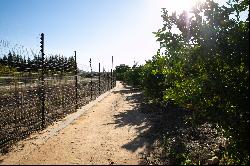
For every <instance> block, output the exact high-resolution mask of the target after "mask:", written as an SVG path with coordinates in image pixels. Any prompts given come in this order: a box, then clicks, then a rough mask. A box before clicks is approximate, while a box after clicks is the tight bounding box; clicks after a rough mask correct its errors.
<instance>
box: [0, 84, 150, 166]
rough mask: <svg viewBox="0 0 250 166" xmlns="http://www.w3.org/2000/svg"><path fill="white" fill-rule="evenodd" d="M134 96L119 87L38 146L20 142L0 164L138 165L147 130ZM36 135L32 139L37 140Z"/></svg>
mask: <svg viewBox="0 0 250 166" xmlns="http://www.w3.org/2000/svg"><path fill="white" fill-rule="evenodd" d="M137 96H138V92H133V91H131V90H130V89H128V88H125V87H124V86H123V85H122V84H121V83H118V85H117V87H116V89H115V90H114V91H113V92H112V93H110V94H109V95H108V96H107V97H105V98H104V99H103V100H102V101H100V102H97V103H96V104H95V105H94V106H92V107H91V108H89V109H88V110H86V112H85V113H84V114H82V115H81V116H80V117H79V118H78V119H76V120H75V121H73V123H71V124H69V125H68V126H67V127H65V128H63V129H61V130H60V131H59V132H58V133H57V134H56V135H54V136H52V137H51V138H50V139H48V140H46V141H45V142H44V143H40V144H39V143H37V142H39V141H36V143H31V141H23V142H22V148H21V149H19V150H14V151H11V152H10V153H9V154H7V155H6V156H2V159H1V158H0V162H1V163H0V164H140V163H141V159H140V153H141V152H143V151H144V149H145V146H146V138H144V137H142V136H141V133H142V132H145V131H146V130H147V128H148V127H147V125H146V124H147V123H146V118H145V115H144V114H142V113H140V111H139V110H138V109H137V108H138V104H139V103H137V102H136V100H135V99H136V97H137ZM35 135H36V136H35V137H34V134H33V137H32V138H33V139H37V138H38V137H40V136H39V134H35ZM40 135H41V134H40ZM31 147H32V148H31ZM1 160H2V161H1Z"/></svg>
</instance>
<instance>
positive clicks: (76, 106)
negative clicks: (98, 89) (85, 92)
mask: <svg viewBox="0 0 250 166" xmlns="http://www.w3.org/2000/svg"><path fill="white" fill-rule="evenodd" d="M75 91H76V96H75V97H76V105H75V109H77V108H78V101H77V100H78V93H77V62H76V51H75Z"/></svg>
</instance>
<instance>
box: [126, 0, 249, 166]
mask: <svg viewBox="0 0 250 166" xmlns="http://www.w3.org/2000/svg"><path fill="white" fill-rule="evenodd" d="M248 3H249V1H248V0H243V1H237V0H233V1H230V2H228V5H227V6H219V5H218V4H217V3H215V2H213V1H211V0H207V1H206V2H205V3H202V4H197V6H196V7H194V8H193V10H192V11H191V13H187V12H183V13H181V14H179V15H177V14H176V13H172V14H171V15H170V14H169V13H168V11H167V10H165V9H163V14H162V18H163V20H164V25H163V28H161V29H159V30H158V32H155V33H154V34H155V36H156V37H157V41H159V42H160V46H161V47H160V50H159V51H158V52H157V55H155V56H154V57H153V58H152V60H149V61H147V63H146V64H145V65H144V66H140V67H139V68H137V67H134V68H133V69H132V70H130V72H129V73H127V76H128V77H129V79H132V80H136V81H135V82H136V83H138V84H139V85H142V89H143V90H144V91H145V95H146V96H147V98H148V99H150V100H153V101H155V102H158V103H162V102H165V103H166V102H168V101H171V102H174V103H175V104H177V105H179V106H180V107H182V108H185V109H189V110H192V111H193V112H194V116H193V119H192V121H193V122H195V123H199V122H200V121H202V120H205V121H210V122H212V123H213V124H216V125H218V126H219V127H220V128H221V129H222V130H223V131H224V134H225V136H226V137H227V138H228V139H229V145H228V146H227V147H226V149H225V151H224V154H223V158H222V159H221V162H222V163H224V164H247V163H249V151H248V149H249V136H248V135H249V97H248V94H249V83H248V82H249V15H248V18H247V19H246V20H241V19H240V17H239V14H240V13H241V12H243V11H245V12H247V11H248V12H249V7H248ZM174 29H178V30H179V33H174V31H173V30H174ZM160 52H164V53H163V55H160ZM135 71H136V72H135ZM137 80H138V82H137ZM140 80H141V81H140ZM130 82H131V81H130Z"/></svg>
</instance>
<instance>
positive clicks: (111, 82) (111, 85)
mask: <svg viewBox="0 0 250 166" xmlns="http://www.w3.org/2000/svg"><path fill="white" fill-rule="evenodd" d="M110 77H111V81H110V89H112V88H113V70H112V69H111V73H110Z"/></svg>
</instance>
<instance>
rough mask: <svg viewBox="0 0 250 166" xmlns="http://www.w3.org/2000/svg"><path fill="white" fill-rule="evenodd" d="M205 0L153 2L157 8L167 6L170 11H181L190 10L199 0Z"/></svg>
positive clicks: (158, 0)
mask: <svg viewBox="0 0 250 166" xmlns="http://www.w3.org/2000/svg"><path fill="white" fill-rule="evenodd" d="M204 1H205V0H154V1H153V3H154V5H155V6H156V7H157V8H166V9H167V10H168V11H170V12H177V13H180V12H182V11H183V10H184V11H190V10H191V9H192V7H194V6H195V5H196V4H197V3H199V2H204Z"/></svg>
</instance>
